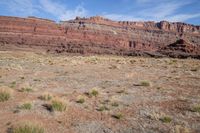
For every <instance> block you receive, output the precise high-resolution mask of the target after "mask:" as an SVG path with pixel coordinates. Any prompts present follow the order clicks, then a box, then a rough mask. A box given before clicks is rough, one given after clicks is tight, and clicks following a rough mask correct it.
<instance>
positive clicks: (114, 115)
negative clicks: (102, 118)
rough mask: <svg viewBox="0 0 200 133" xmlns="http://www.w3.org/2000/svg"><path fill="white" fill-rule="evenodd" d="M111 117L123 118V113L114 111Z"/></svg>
mask: <svg viewBox="0 0 200 133" xmlns="http://www.w3.org/2000/svg"><path fill="white" fill-rule="evenodd" d="M112 117H113V118H115V119H118V120H119V119H122V118H123V115H122V113H116V114H113V115H112Z"/></svg>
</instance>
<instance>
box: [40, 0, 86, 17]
mask: <svg viewBox="0 0 200 133" xmlns="http://www.w3.org/2000/svg"><path fill="white" fill-rule="evenodd" d="M40 4H41V8H42V10H43V11H45V12H47V13H50V14H52V15H53V16H55V17H57V18H58V19H60V20H69V19H74V18H75V17H76V16H80V17H83V16H86V15H87V10H86V9H85V8H84V7H83V6H82V5H78V6H76V7H75V9H72V10H71V9H66V8H65V7H64V6H63V5H62V4H60V3H57V2H53V1H51V0H40Z"/></svg>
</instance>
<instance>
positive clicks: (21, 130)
mask: <svg viewBox="0 0 200 133" xmlns="http://www.w3.org/2000/svg"><path fill="white" fill-rule="evenodd" d="M11 133H44V128H43V127H40V126H39V125H36V124H32V123H23V124H19V125H17V126H15V127H13V128H12V129H11Z"/></svg>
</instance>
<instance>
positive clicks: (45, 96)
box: [39, 93, 53, 101]
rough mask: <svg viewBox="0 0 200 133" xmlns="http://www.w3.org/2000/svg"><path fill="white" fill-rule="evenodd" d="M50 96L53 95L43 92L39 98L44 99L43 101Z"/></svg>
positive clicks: (49, 98) (50, 97) (48, 99)
mask: <svg viewBox="0 0 200 133" xmlns="http://www.w3.org/2000/svg"><path fill="white" fill-rule="evenodd" d="M52 98H53V96H52V95H51V94H50V93H45V94H43V95H42V96H40V97H39V99H41V100H44V101H50V100H51V99H52Z"/></svg>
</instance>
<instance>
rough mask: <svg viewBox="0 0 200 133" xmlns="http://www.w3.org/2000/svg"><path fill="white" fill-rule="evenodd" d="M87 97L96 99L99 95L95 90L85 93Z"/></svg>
mask: <svg viewBox="0 0 200 133" xmlns="http://www.w3.org/2000/svg"><path fill="white" fill-rule="evenodd" d="M85 94H86V95H87V96H88V97H90V98H91V97H93V96H94V97H97V96H98V95H99V92H98V90H97V89H95V88H94V89H92V90H91V91H89V92H86V93H85Z"/></svg>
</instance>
